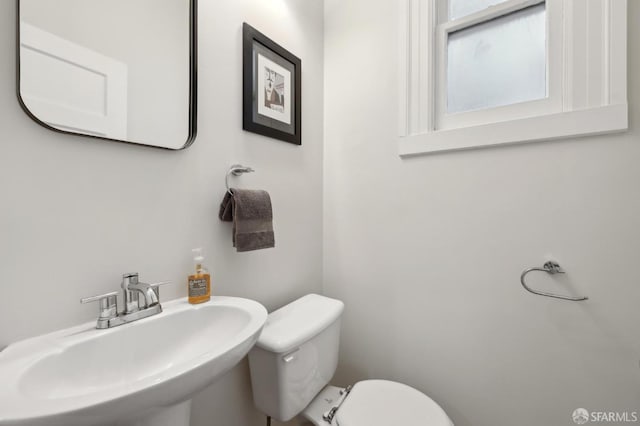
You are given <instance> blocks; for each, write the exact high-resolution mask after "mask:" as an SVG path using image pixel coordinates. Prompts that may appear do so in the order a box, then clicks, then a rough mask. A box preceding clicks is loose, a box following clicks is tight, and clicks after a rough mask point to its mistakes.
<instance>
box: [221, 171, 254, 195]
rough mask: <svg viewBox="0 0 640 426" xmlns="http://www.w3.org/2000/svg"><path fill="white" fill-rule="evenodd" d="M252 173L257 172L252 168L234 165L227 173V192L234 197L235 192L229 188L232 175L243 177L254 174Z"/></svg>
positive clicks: (225, 180)
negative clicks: (245, 174) (246, 174)
mask: <svg viewBox="0 0 640 426" xmlns="http://www.w3.org/2000/svg"><path fill="white" fill-rule="evenodd" d="M252 172H255V170H253V169H252V168H251V167H246V166H243V165H240V164H234V165H233V166H231V167H229V171H228V172H227V175H226V176H225V178H224V184H225V186H226V187H227V192H228V193H229V194H231V195H233V191H232V190H231V188H229V176H231V175H234V176H241V175H243V174H244V173H252Z"/></svg>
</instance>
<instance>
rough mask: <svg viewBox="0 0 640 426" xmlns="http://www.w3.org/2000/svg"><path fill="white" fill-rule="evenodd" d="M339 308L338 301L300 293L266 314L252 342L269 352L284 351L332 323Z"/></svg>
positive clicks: (294, 346)
mask: <svg viewBox="0 0 640 426" xmlns="http://www.w3.org/2000/svg"><path fill="white" fill-rule="evenodd" d="M343 309H344V303H342V302H341V301H340V300H336V299H331V298H329V297H325V296H320V295H318V294H308V295H306V296H303V297H301V298H300V299H298V300H295V301H293V302H291V303H289V304H288V305H285V306H283V307H282V308H280V309H278V310H276V311H273V312H272V313H270V314H269V316H268V317H267V322H266V323H265V324H264V328H263V329H262V334H261V335H260V338H259V339H258V342H257V343H256V345H257V346H258V347H260V348H262V349H264V350H267V351H270V352H275V353H285V352H288V351H290V350H292V349H295V348H296V346H299V345H301V344H302V343H304V342H306V341H307V340H309V339H311V338H312V337H314V336H315V335H317V334H318V333H320V332H321V331H323V330H324V329H325V328H327V327H328V326H330V325H331V324H333V323H334V322H335V321H336V320H337V319H338V318H339V317H340V315H341V314H342V311H343Z"/></svg>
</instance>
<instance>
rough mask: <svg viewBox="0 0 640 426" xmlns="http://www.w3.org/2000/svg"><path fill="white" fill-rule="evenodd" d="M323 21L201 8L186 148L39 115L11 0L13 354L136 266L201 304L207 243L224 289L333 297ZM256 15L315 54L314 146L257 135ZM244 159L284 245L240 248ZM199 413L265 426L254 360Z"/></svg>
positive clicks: (7, 77) (241, 7)
mask: <svg viewBox="0 0 640 426" xmlns="http://www.w3.org/2000/svg"><path fill="white" fill-rule="evenodd" d="M322 15H323V9H322V3H321V2H315V1H311V2H306V1H305V2H299V1H295V0H274V1H272V2H270V3H268V4H267V3H266V2H263V1H260V0H243V1H238V0H228V1H215V2H208V1H201V2H200V10H199V24H200V32H199V34H200V57H199V59H200V64H199V123H198V124H199V132H198V139H197V140H196V142H195V144H194V145H193V146H192V147H190V148H188V149H187V150H184V151H179V152H170V151H165V150H160V149H153V148H145V147H140V146H134V145H128V144H119V143H112V142H103V141H95V140H90V139H86V138H82V137H75V136H67V135H61V134H57V133H54V132H51V131H48V130H47V129H44V128H42V127H40V126H38V125H37V124H36V123H34V122H33V121H31V119H30V118H28V117H27V116H26V114H24V112H23V111H22V110H21V108H20V106H19V105H18V101H17V99H16V94H15V91H16V89H15V85H16V79H15V62H14V57H15V3H14V2H10V1H6V2H2V3H0V31H1V34H2V36H1V37H0V56H1V57H2V58H4V59H3V60H2V61H0V129H1V133H0V138H1V140H2V143H1V144H0V197H1V207H2V208H0V347H2V346H4V345H7V344H9V343H11V342H13V341H16V340H18V339H22V338H26V337H29V336H33V335H37V334H40V333H45V332H48V331H51V330H55V329H58V328H62V327H67V326H71V325H74V324H77V323H79V322H83V321H90V320H93V319H95V317H96V307H95V306H84V305H80V304H79V302H78V301H79V299H80V298H81V297H84V296H89V295H93V294H98V293H101V292H107V291H112V290H114V289H117V288H118V287H119V285H120V279H121V274H122V273H123V272H127V271H138V272H140V274H141V278H142V279H143V280H145V281H155V280H162V279H170V280H173V281H174V282H175V285H173V286H172V287H171V286H170V287H168V288H166V291H164V293H163V298H164V299H165V300H168V299H172V298H176V297H181V296H185V295H186V288H185V286H186V282H185V281H186V277H187V275H188V273H190V272H191V268H192V259H191V248H193V247H197V246H203V247H204V249H205V255H206V257H207V259H208V264H209V266H210V268H211V270H212V272H213V291H214V293H216V294H222V295H233V296H244V297H250V298H252V299H255V300H257V301H259V302H261V303H263V304H264V305H265V306H266V307H267V308H268V309H269V310H271V309H273V308H276V307H279V306H280V305H282V304H284V303H287V302H289V301H291V300H293V299H294V298H296V297H299V296H301V295H303V294H306V293H309V292H312V291H314V292H319V291H320V290H321V280H322V279H321V274H322V219H321V215H322V190H321V188H322V155H323V153H322V143H323V127H322V122H323V109H322V105H323V71H322V69H323V51H322V44H323V28H322ZM243 21H246V22H249V23H250V24H252V25H253V26H255V27H256V28H258V29H259V30H261V31H262V32H264V33H266V34H268V35H269V36H271V37H272V38H273V39H274V40H276V41H277V42H279V43H280V44H282V45H283V46H284V47H286V48H287V49H288V50H290V51H291V52H293V53H294V54H296V55H297V56H299V57H300V58H301V59H302V64H303V73H304V79H303V88H302V90H303V95H302V99H303V100H302V102H303V105H302V108H303V121H302V123H303V129H302V132H303V145H302V147H298V146H295V145H292V144H288V143H284V142H280V141H276V140H273V139H268V138H265V137H263V136H259V135H255V134H251V133H247V132H243V131H242V101H241V99H242V80H241V76H242V45H241V40H242V23H243ZM234 163H243V164H247V165H250V166H253V167H254V168H255V169H256V173H253V174H251V175H247V176H244V177H242V178H239V180H238V181H237V183H238V185H240V186H243V187H248V188H252V187H253V188H264V189H267V190H268V191H269V192H270V193H271V196H272V200H273V205H274V216H275V218H274V226H275V235H276V245H277V247H276V248H275V249H270V250H262V251H257V252H251V253H243V254H238V253H236V252H235V251H234V249H233V248H232V246H231V226H230V224H228V223H221V222H220V221H219V220H218V219H217V213H218V205H219V203H220V200H221V199H222V195H223V192H224V175H225V173H226V171H227V168H228V167H229V166H230V165H231V164H234ZM163 290H164V289H163ZM208 396H210V397H211V398H208ZM214 397H215V398H214ZM240 397H244V398H240ZM194 405H195V407H194V425H195V426H201V425H202V426H204V425H223V426H233V425H237V426H247V425H249V424H260V425H261V424H263V417H262V416H261V415H259V414H258V413H257V412H256V411H255V410H254V409H253V406H252V401H251V396H250V391H249V384H248V372H247V367H246V364H242V365H241V366H240V367H239V368H237V369H235V370H233V371H232V372H231V373H230V374H229V375H228V376H227V377H225V379H224V380H223V381H222V382H221V384H220V385H219V386H213V387H211V388H209V389H207V391H206V392H205V393H204V394H203V395H200V396H199V397H198V398H196V401H195V404H194Z"/></svg>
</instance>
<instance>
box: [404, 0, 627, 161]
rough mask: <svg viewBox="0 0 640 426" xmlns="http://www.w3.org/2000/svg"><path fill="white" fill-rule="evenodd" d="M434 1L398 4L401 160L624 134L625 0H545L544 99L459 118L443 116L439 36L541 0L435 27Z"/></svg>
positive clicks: (519, 1) (442, 40)
mask: <svg viewBox="0 0 640 426" xmlns="http://www.w3.org/2000/svg"><path fill="white" fill-rule="evenodd" d="M438 1H439V0H401V1H400V2H399V7H400V13H399V16H400V49H399V52H400V57H399V84H400V92H399V93H400V109H399V110H400V113H399V126H398V134H399V141H398V148H399V154H400V155H401V156H409V155H418V154H427V153H433V152H442V151H455V150H461V149H473V148H481V147H486V146H496V145H502V144H515V143H524V142H533V141H543V140H549V139H558V138H564V137H572V136H582V135H593V134H604V133H613V132H619V131H624V130H626V129H628V106H627V0H589V1H584V0H546V11H547V13H546V15H547V32H548V34H547V40H548V46H547V54H548V58H547V68H548V69H547V78H548V95H549V97H548V98H546V99H543V100H538V101H530V102H523V103H520V104H513V105H507V106H504V107H497V108H488V109H484V110H479V111H471V112H463V113H458V114H444V112H445V107H446V94H445V93H444V92H445V90H446V80H445V78H446V77H445V76H446V73H445V72H446V71H445V70H446V68H445V67H446V62H445V60H446V34H448V33H449V32H452V31H455V30H456V29H459V28H461V26H467V25H470V24H469V23H470V22H474V20H476V21H475V22H481V21H483V20H486V19H487V16H493V17H495V16H502V15H504V14H506V13H510V12H512V11H514V10H519V9H521V8H524V7H528V6H530V5H533V4H537V3H541V1H542V0H509V1H507V2H504V3H501V4H499V5H496V6H493V7H490V8H488V9H486V10H484V11H480V12H477V13H474V14H472V15H469V16H468V17H465V18H461V19H459V20H455V21H451V22H446V23H443V24H440V25H439V24H438V21H439V19H438V10H437V9H438V7H437V4H436V3H437V2H438ZM440 13H442V12H440ZM440 20H442V19H440ZM442 89H445V90H442Z"/></svg>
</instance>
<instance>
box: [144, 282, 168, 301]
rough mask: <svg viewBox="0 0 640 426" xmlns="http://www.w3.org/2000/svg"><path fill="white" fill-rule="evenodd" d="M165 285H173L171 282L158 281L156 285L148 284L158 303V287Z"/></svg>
mask: <svg viewBox="0 0 640 426" xmlns="http://www.w3.org/2000/svg"><path fill="white" fill-rule="evenodd" d="M167 284H173V282H172V281H158V282H157V283H151V284H149V285H150V286H151V289H153V292H154V293H155V294H156V297H157V298H158V302H160V286H163V285H167Z"/></svg>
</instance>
